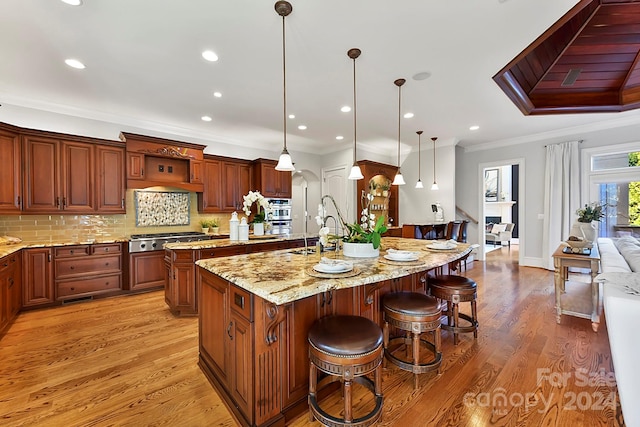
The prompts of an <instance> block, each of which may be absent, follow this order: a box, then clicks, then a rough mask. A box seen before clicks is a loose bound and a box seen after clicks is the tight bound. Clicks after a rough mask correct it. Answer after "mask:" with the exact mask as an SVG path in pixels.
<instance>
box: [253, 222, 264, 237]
mask: <svg viewBox="0 0 640 427" xmlns="http://www.w3.org/2000/svg"><path fill="white" fill-rule="evenodd" d="M253 235H254V236H263V235H264V222H254V223H253Z"/></svg>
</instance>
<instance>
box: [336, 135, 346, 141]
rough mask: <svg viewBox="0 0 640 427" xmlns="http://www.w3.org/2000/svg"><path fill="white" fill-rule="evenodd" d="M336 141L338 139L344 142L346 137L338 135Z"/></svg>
mask: <svg viewBox="0 0 640 427" xmlns="http://www.w3.org/2000/svg"><path fill="white" fill-rule="evenodd" d="M336 139H337V140H338V141H342V140H343V139H344V136H342V135H338V136H336Z"/></svg>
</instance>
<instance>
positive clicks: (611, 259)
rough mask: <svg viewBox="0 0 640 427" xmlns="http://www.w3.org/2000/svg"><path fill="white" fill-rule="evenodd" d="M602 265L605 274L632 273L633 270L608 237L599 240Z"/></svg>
mask: <svg viewBox="0 0 640 427" xmlns="http://www.w3.org/2000/svg"><path fill="white" fill-rule="evenodd" d="M598 250H599V252H600V264H601V267H602V272H603V273H631V268H630V267H629V264H627V261H626V260H625V259H624V257H623V256H622V255H621V254H620V252H618V248H617V247H616V246H615V244H614V243H613V240H612V239H610V238H608V237H601V238H599V239H598Z"/></svg>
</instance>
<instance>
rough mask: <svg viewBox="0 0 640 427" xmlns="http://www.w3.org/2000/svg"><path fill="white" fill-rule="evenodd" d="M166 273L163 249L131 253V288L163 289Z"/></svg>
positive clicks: (132, 289) (134, 289)
mask: <svg viewBox="0 0 640 427" xmlns="http://www.w3.org/2000/svg"><path fill="white" fill-rule="evenodd" d="M165 275H166V273H165V262H164V252H163V251H150V252H139V253H133V254H129V290H131V291H138V290H146V289H161V288H162V287H164V285H165Z"/></svg>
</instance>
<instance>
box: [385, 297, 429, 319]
mask: <svg viewBox="0 0 640 427" xmlns="http://www.w3.org/2000/svg"><path fill="white" fill-rule="evenodd" d="M382 305H383V307H384V308H385V309H388V310H390V311H394V312H396V313H401V314H406V315H407V316H429V315H433V314H438V313H440V304H438V301H437V300H436V299H435V298H433V297H429V296H427V295H424V294H419V293H417V292H391V293H388V294H386V295H385V296H383V297H382Z"/></svg>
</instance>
